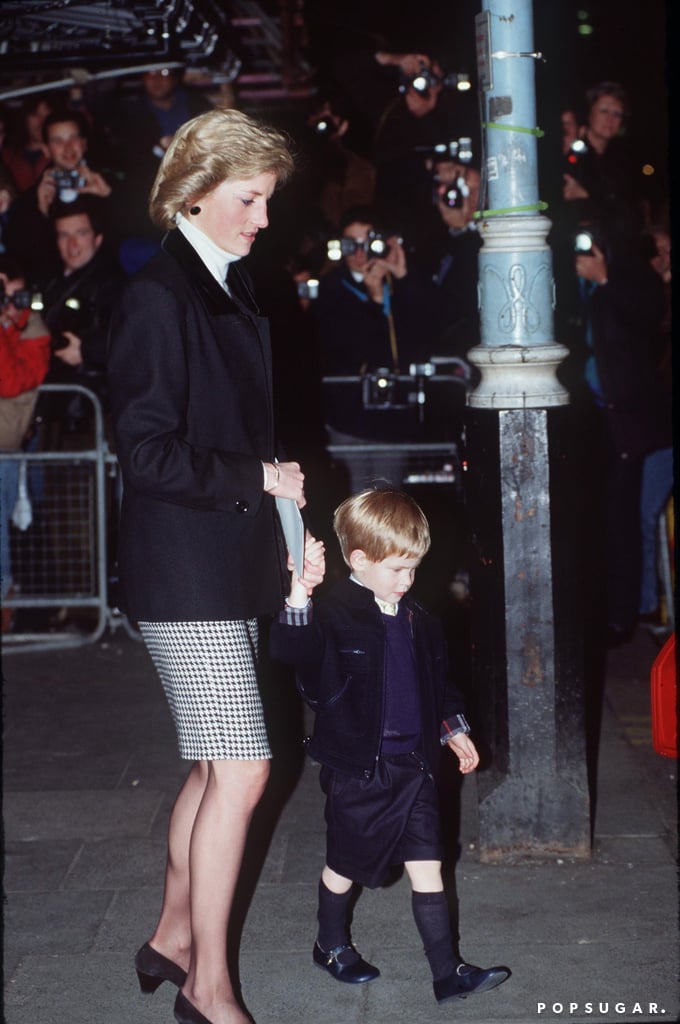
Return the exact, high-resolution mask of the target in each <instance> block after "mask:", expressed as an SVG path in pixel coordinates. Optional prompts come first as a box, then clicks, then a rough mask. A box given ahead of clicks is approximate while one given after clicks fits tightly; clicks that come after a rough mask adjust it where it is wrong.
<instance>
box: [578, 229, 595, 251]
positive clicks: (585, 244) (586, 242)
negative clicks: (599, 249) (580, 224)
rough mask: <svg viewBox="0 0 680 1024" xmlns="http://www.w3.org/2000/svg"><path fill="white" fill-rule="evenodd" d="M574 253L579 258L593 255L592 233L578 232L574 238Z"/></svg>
mask: <svg viewBox="0 0 680 1024" xmlns="http://www.w3.org/2000/svg"><path fill="white" fill-rule="evenodd" d="M574 252H575V253H576V255H577V256H592V255H593V236H592V234H591V233H590V231H585V230H584V231H577V233H576V235H575V236H574Z"/></svg>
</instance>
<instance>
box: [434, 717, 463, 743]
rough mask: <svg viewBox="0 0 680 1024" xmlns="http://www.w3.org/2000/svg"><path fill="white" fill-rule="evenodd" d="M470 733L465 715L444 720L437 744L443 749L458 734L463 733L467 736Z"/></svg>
mask: <svg viewBox="0 0 680 1024" xmlns="http://www.w3.org/2000/svg"><path fill="white" fill-rule="evenodd" d="M470 731H471V730H470V726H469V725H468V720H467V718H466V717H465V715H454V716H453V718H451V719H448V720H447V719H446V718H445V719H444V721H443V722H442V725H441V736H440V738H439V742H440V743H441V745H442V746H443V747H445V746H446V744H447V743H448V742H449V740H450V739H452V737H454V736H457V735H458V733H459V732H464V733H465V734H466V735H467V734H468V733H469V732H470Z"/></svg>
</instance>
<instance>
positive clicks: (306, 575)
mask: <svg viewBox="0 0 680 1024" xmlns="http://www.w3.org/2000/svg"><path fill="white" fill-rule="evenodd" d="M288 568H289V569H290V570H291V572H292V579H291V585H290V594H289V595H288V598H287V601H288V604H289V605H291V607H293V608H303V607H304V606H305V605H306V604H307V599H308V598H309V596H310V595H311V593H312V591H313V590H314V588H315V587H318V585H319V584H320V583H322V582H323V578H324V575H325V573H326V549H325V547H324V544H323V541H321V540H316V538H315V537H312V535H311V533H310V532H309V530H306V531H305V564H304V568H303V575H302V576H298V574H297V572H296V571H295V565H294V564H293V559H292V557H291V556H290V555H288Z"/></svg>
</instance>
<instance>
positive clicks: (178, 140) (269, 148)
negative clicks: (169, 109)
mask: <svg viewBox="0 0 680 1024" xmlns="http://www.w3.org/2000/svg"><path fill="white" fill-rule="evenodd" d="M294 169H295V161H294V159H293V155H292V153H291V148H290V144H289V140H288V139H287V137H286V136H285V135H283V134H282V133H281V132H279V131H277V130H276V129H275V128H272V127H271V126H270V125H266V124H262V123H260V122H259V121H255V120H253V118H252V117H249V116H248V115H247V114H244V113H243V112H242V111H240V110H232V109H230V108H225V107H217V108H215V109H214V110H208V111H207V112H206V113H205V114H199V115H198V117H194V118H192V119H191V120H190V121H186V122H185V123H184V124H183V125H181V126H180V127H179V128H178V129H177V131H176V132H175V135H174V136H173V139H172V142H171V143H170V145H169V146H168V148H167V150H166V152H165V155H164V157H163V159H162V161H161V165H160V167H159V168H158V173H157V174H156V180H155V181H154V183H153V187H152V189H151V195H150V197H149V215H150V217H151V220H152V221H153V223H154V224H157V225H158V227H161V228H164V229H165V230H169V229H170V228H174V227H175V218H176V216H177V214H178V213H179V212H185V211H186V210H188V209H189V207H191V206H193V205H194V203H196V202H197V201H198V200H200V199H201V197H202V196H205V195H207V194H208V193H209V192H212V191H213V189H215V188H217V186H218V185H221V184H222V182H223V181H227V179H229V178H234V179H241V180H243V179H248V178H255V177H257V176H258V175H259V174H265V173H271V174H275V175H276V180H277V185H282V184H283V183H284V182H285V181H287V180H288V178H289V177H290V176H291V174H292V173H293V170H294Z"/></svg>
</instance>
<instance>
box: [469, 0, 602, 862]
mask: <svg viewBox="0 0 680 1024" xmlns="http://www.w3.org/2000/svg"><path fill="white" fill-rule="evenodd" d="M475 29H476V39H477V62H478V78H479V88H480V90H481V94H482V98H483V115H482V116H483V125H482V128H483V132H482V136H483V139H484V154H483V167H482V174H483V179H484V180H485V184H486V189H485V193H484V194H485V195H486V204H485V206H486V208H485V209H484V210H483V211H482V212H481V214H480V216H479V231H480V235H481V237H482V239H483V245H482V248H481V250H480V254H479V285H478V290H479V304H480V315H481V342H480V344H479V345H478V346H476V347H475V348H473V349H471V350H470V352H469V353H468V358H469V360H470V361H471V362H472V363H474V364H475V365H476V366H477V367H478V369H479V371H480V374H481V380H480V383H479V385H478V386H477V387H476V388H475V390H474V391H473V392H472V393H471V394H470V396H469V398H468V406H469V408H468V411H467V417H466V438H467V446H466V447H467V456H468V465H469V472H468V474H467V492H468V494H467V506H468V511H469V521H470V524H471V531H472V540H473V544H472V549H473V550H474V551H476V553H477V557H476V559H475V560H474V564H473V565H472V566H471V574H470V575H471V580H470V592H471V598H472V630H473V649H474V652H475V654H474V663H473V672H474V684H475V696H476V698H477V700H478V707H479V714H480V716H481V718H482V720H483V721H484V723H485V731H486V739H487V740H488V743H489V747H490V749H491V751H492V762H491V765H490V767H489V768H488V769H487V770H486V771H482V772H480V774H479V780H478V791H479V798H480V806H479V818H480V848H481V856H482V858H483V859H484V860H498V859H504V858H515V857H518V856H520V857H526V856H534V855H537V856H539V857H545V856H550V855H567V856H574V857H587V856H589V854H590V818H589V813H590V812H589V795H588V784H587V770H586V759H585V726H584V695H583V675H584V673H583V664H582V648H581V632H580V618H579V609H578V602H579V591H578V578H579V577H578V573H577V571H576V568H577V564H578V556H579V544H578V538H577V536H576V535H575V525H576V523H577V522H578V519H579V515H580V508H579V505H578V501H577V498H576V495H577V487H576V486H575V483H576V480H577V476H578V453H577V451H576V449H575V446H574V444H573V436H574V432H573V430H572V429H571V427H570V424H569V416H570V412H571V410H570V408H569V394H568V392H567V390H566V388H565V387H564V386H563V385H562V383H561V382H560V380H559V377H558V374H557V370H558V367H559V365H560V363H561V362H562V360H563V359H564V357H565V356H566V354H567V350H566V349H565V348H564V346H563V345H561V344H559V343H558V342H557V341H556V340H555V337H554V316H553V313H554V305H555V287H554V278H553V270H552V254H551V251H550V247H549V245H548V243H547V236H548V232H549V229H550V226H551V225H550V221H549V220H548V218H547V217H546V216H544V214H543V204H542V203H541V201H540V198H539V195H538V165H537V160H538V144H539V142H540V135H541V133H540V129H539V128H538V126H537V125H536V105H535V71H536V63H537V61H539V60H542V55H541V54H540V53H537V52H536V50H535V47H534V39H533V19H532V6H531V0H483V9H482V12H481V13H480V14H479V15H478V16H477V18H476V20H475Z"/></svg>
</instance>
